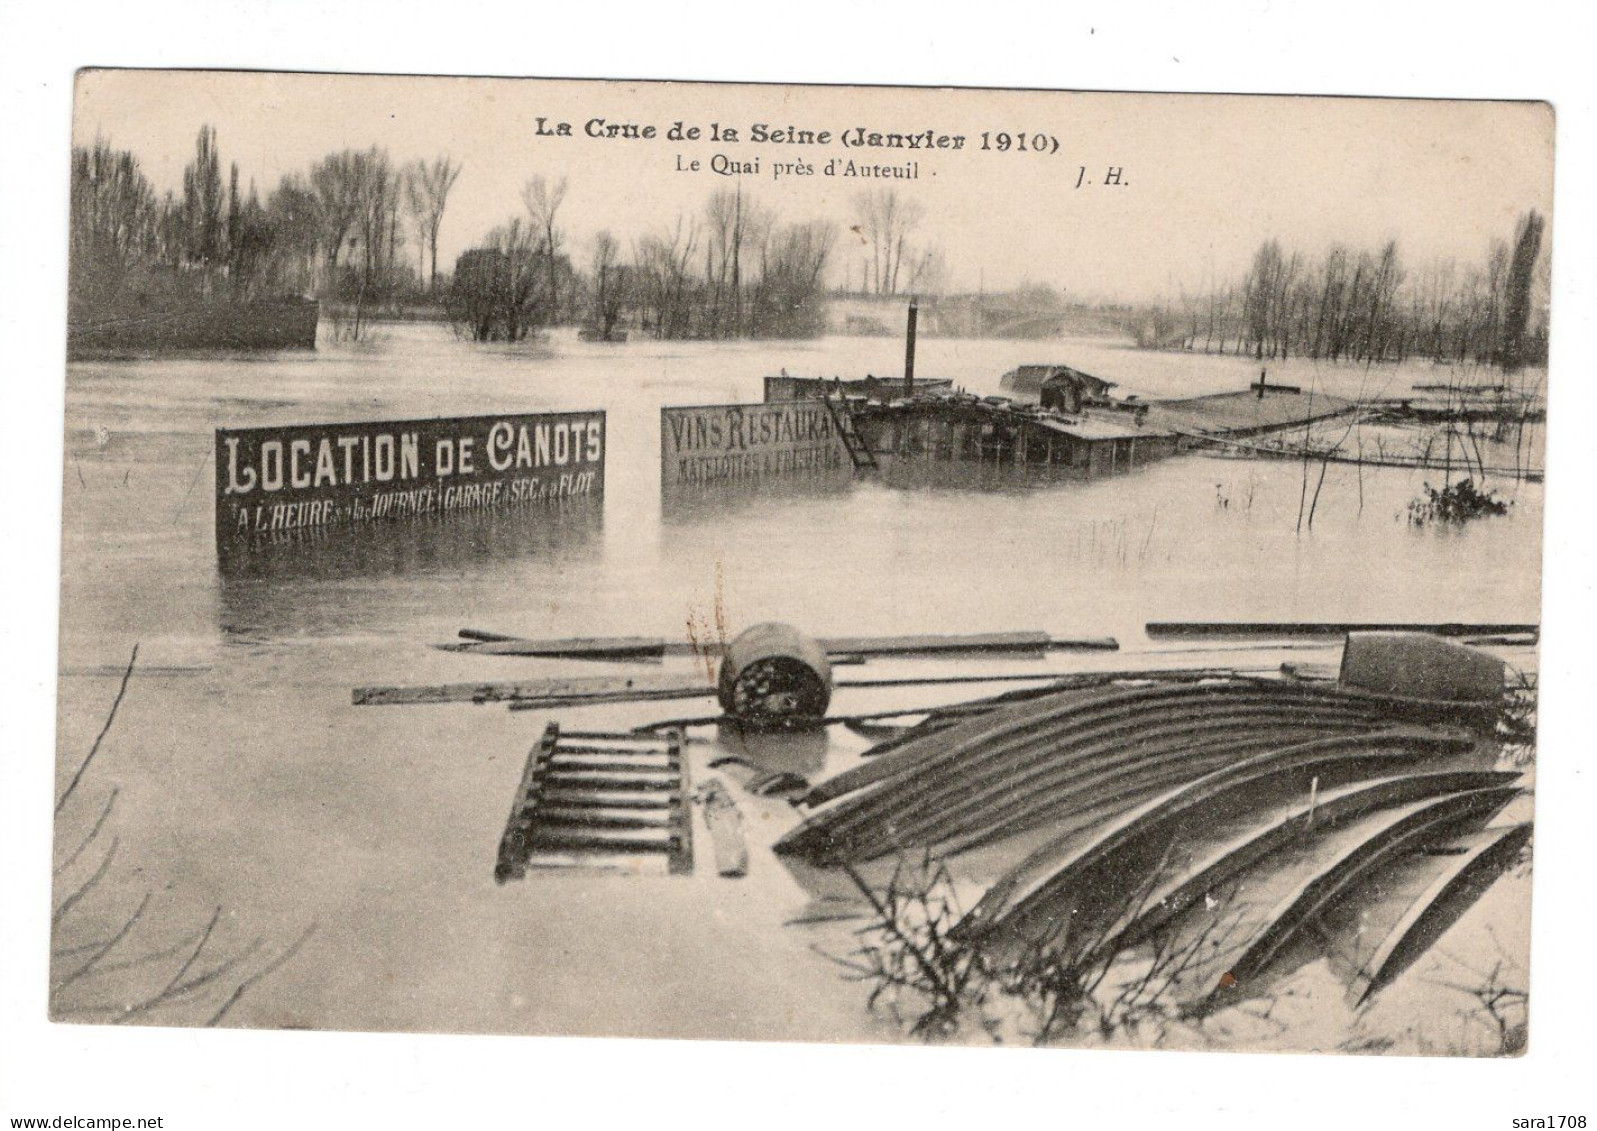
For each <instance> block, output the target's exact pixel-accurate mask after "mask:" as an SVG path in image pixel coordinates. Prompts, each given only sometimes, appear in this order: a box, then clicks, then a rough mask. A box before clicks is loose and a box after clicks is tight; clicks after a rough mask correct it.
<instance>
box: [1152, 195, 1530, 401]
mask: <svg viewBox="0 0 1597 1131" xmlns="http://www.w3.org/2000/svg"><path fill="white" fill-rule="evenodd" d="M1545 228H1546V223H1545V221H1544V220H1543V218H1542V216H1541V215H1540V214H1539V213H1538V212H1536V211H1535V210H1534V209H1533V210H1530V211H1528V212H1526V213H1524V214H1523V215H1522V216H1521V217H1520V218H1519V220H1518V222H1517V224H1516V225H1515V230H1514V233H1513V235H1512V237H1511V238H1508V239H1497V240H1494V241H1493V242H1492V244H1491V247H1490V250H1489V252H1488V254H1487V257H1486V260H1485V262H1484V263H1481V264H1477V265H1460V264H1458V263H1456V262H1451V261H1446V262H1438V263H1435V264H1432V265H1430V266H1428V267H1426V268H1425V269H1422V270H1418V271H1412V270H1409V269H1408V268H1406V267H1405V265H1404V264H1403V262H1402V259H1401V257H1400V255H1399V251H1398V245H1397V242H1396V241H1395V240H1389V241H1387V243H1385V244H1384V245H1383V246H1381V247H1380V248H1379V249H1378V250H1363V251H1355V250H1353V249H1351V248H1348V247H1346V246H1344V245H1340V244H1337V245H1333V246H1332V247H1331V248H1330V249H1328V250H1327V251H1326V252H1325V253H1324V254H1323V255H1321V256H1319V257H1318V258H1311V257H1309V256H1306V255H1304V254H1303V253H1301V252H1300V251H1297V250H1288V249H1286V248H1284V247H1283V246H1282V244H1281V242H1280V241H1279V240H1278V239H1274V238H1272V239H1267V240H1265V241H1264V242H1263V243H1262V244H1261V245H1260V247H1259V249H1258V250H1257V251H1256V252H1255V253H1254V255H1253V260H1252V262H1251V264H1250V265H1249V268H1248V270H1247V272H1246V273H1245V274H1244V275H1243V277H1242V278H1241V279H1240V280H1237V281H1233V282H1231V283H1228V284H1226V285H1225V286H1223V287H1211V288H1209V289H1208V290H1207V292H1202V293H1198V294H1194V295H1188V294H1185V293H1184V294H1183V295H1182V296H1181V299H1180V302H1179V305H1178V306H1177V307H1175V308H1174V309H1172V308H1170V307H1168V306H1167V307H1162V308H1159V309H1157V310H1154V311H1152V312H1149V313H1147V314H1145V315H1144V316H1143V317H1142V318H1140V319H1138V320H1137V321H1136V322H1135V324H1134V325H1133V327H1132V330H1133V336H1134V337H1135V338H1136V339H1137V343H1138V344H1139V345H1141V346H1147V347H1154V348H1170V347H1175V348H1185V349H1199V350H1203V351H1204V352H1207V353H1234V354H1240V355H1247V356H1252V357H1253V358H1255V359H1259V360H1264V359H1272V358H1288V357H1307V358H1311V359H1316V360H1328V361H1353V362H1401V361H1404V360H1406V359H1408V358H1411V357H1428V358H1432V359H1434V360H1436V361H1439V362H1448V363H1454V362H1474V363H1479V364H1490V365H1498V366H1502V367H1504V368H1507V369H1516V368H1519V367H1521V366H1525V365H1535V364H1543V363H1545V361H1546V359H1547V331H1548V297H1547V296H1548V290H1549V276H1548V266H1547V256H1546V255H1545V254H1543V236H1544V234H1545Z"/></svg>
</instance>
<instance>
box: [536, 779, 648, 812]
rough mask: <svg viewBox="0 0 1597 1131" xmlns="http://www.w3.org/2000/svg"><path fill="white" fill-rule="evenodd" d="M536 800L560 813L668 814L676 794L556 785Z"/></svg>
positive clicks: (551, 786) (547, 789)
mask: <svg viewBox="0 0 1597 1131" xmlns="http://www.w3.org/2000/svg"><path fill="white" fill-rule="evenodd" d="M539 800H540V801H541V802H542V804H544V805H556V806H559V807H560V808H562V809H646V810H654V811H657V812H661V813H664V812H668V811H670V810H671V809H672V807H673V806H676V805H677V804H678V799H677V797H676V795H675V794H662V793H649V792H638V791H636V790H603V789H599V790H595V789H576V788H572V787H567V786H559V785H550V786H549V787H548V788H546V789H545V790H544V791H543V793H542V794H541V795H540V797H539Z"/></svg>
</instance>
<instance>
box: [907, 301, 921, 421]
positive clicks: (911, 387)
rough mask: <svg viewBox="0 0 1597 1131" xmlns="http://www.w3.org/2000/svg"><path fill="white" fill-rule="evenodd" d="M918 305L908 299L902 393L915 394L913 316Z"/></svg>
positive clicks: (909, 395)
mask: <svg viewBox="0 0 1597 1131" xmlns="http://www.w3.org/2000/svg"><path fill="white" fill-rule="evenodd" d="M919 312H920V306H919V304H918V303H917V302H916V300H915V299H914V298H911V299H910V300H909V331H908V333H907V334H906V335H905V337H904V395H905V396H906V397H911V396H914V395H915V316H916V315H917V314H918V313H919Z"/></svg>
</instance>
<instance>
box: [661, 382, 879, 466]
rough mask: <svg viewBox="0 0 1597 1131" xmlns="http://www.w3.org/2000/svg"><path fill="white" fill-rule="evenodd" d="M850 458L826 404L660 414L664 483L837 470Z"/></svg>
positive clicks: (663, 411) (729, 406)
mask: <svg viewBox="0 0 1597 1131" xmlns="http://www.w3.org/2000/svg"><path fill="white" fill-rule="evenodd" d="M847 460H848V450H847V449H846V448H845V447H844V446H843V440H842V437H841V436H839V435H838V430H837V423H836V421H834V420H833V418H832V413H831V410H830V409H828V408H827V407H826V404H825V403H824V402H822V401H793V402H790V403H785V404H727V405H695V406H692V407H689V408H662V409H661V410H660V461H661V466H660V479H661V482H662V483H664V484H666V485H672V484H677V483H710V482H714V481H716V480H721V479H761V478H767V477H770V476H775V475H791V474H795V473H799V472H815V471H835V470H837V469H838V468H841V467H844V466H846V464H847Z"/></svg>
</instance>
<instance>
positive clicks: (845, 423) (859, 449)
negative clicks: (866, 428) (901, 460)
mask: <svg viewBox="0 0 1597 1131" xmlns="http://www.w3.org/2000/svg"><path fill="white" fill-rule="evenodd" d="M822 399H823V402H824V403H825V405H826V411H827V412H829V413H831V414H832V423H833V424H835V425H836V426H837V434H838V436H839V437H841V438H842V441H843V447H844V449H845V450H847V452H848V458H849V460H850V461H852V462H853V464H854V467H855V469H856V470H858V469H859V468H862V467H868V468H871V469H873V470H876V469H878V464H877V462H876V453H875V452H873V451H871V446H870V445H869V444H867V443H866V442H865V437H864V436H861V435H860V433H859V429H858V428H856V427H854V413H853V412H852V411H850V409H849V407H848V402H846V401H842V400H835V401H834V400H833V399H832V398H831V397H824V398H822Z"/></svg>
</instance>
